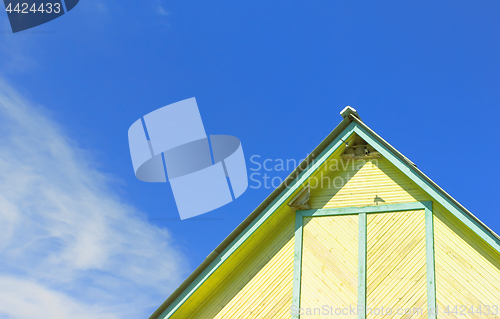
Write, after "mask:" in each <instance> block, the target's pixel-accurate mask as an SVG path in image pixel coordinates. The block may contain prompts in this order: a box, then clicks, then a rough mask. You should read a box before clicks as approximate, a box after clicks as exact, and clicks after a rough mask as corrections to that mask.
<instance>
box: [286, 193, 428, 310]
mask: <svg viewBox="0 0 500 319" xmlns="http://www.w3.org/2000/svg"><path fill="white" fill-rule="evenodd" d="M410 210H423V211H424V213H425V251H426V272H427V308H428V311H427V313H428V318H429V319H436V313H437V308H436V281H435V277H436V274H435V264H434V223H433V212H432V201H426V202H411V203H400V204H387V205H377V206H364V207H340V208H323V209H308V210H297V211H296V212H295V249H294V262H293V292H292V307H293V308H291V309H296V310H297V311H296V312H297V314H294V315H292V319H299V318H300V314H299V309H300V292H301V277H302V244H303V235H304V217H322V216H339V215H359V223H358V225H359V230H358V306H360V305H361V306H362V307H363V309H364V310H363V311H359V312H358V319H365V318H366V258H367V257H366V256H367V251H366V241H367V237H366V231H367V222H366V221H367V217H366V215H367V214H374V213H391V212H402V211H410Z"/></svg>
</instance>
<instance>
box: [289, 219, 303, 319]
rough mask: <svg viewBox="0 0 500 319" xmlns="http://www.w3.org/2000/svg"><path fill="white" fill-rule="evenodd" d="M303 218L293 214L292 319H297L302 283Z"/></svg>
mask: <svg viewBox="0 0 500 319" xmlns="http://www.w3.org/2000/svg"><path fill="white" fill-rule="evenodd" d="M303 224H304V218H303V217H302V215H301V214H300V213H299V212H296V213H295V249H294V253H293V288H292V290H293V291H292V308H290V309H291V312H292V319H299V318H300V314H299V309H300V287H301V283H302V281H301V280H302V241H303V236H304V225H303Z"/></svg>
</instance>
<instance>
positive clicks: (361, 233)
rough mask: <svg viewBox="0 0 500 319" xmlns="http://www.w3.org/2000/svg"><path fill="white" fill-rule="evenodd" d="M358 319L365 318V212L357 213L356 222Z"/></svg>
mask: <svg viewBox="0 0 500 319" xmlns="http://www.w3.org/2000/svg"><path fill="white" fill-rule="evenodd" d="M358 228H359V230H358V305H357V307H356V310H357V313H358V319H365V318H366V258H367V257H366V241H367V239H366V228H367V227H366V213H365V212H363V213H360V214H359V223H358Z"/></svg>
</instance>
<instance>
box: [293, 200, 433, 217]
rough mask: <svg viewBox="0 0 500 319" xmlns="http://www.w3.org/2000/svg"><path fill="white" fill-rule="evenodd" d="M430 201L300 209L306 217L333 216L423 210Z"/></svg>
mask: <svg viewBox="0 0 500 319" xmlns="http://www.w3.org/2000/svg"><path fill="white" fill-rule="evenodd" d="M427 203H429V202H411V203H400V204H387V205H376V206H362V207H339V208H323V209H307V210H300V211H299V212H300V214H301V215H302V216H304V217H320V216H333V215H353V214H359V213H367V214H371V213H390V212H402V211H407V210H421V209H425V208H426V204H427Z"/></svg>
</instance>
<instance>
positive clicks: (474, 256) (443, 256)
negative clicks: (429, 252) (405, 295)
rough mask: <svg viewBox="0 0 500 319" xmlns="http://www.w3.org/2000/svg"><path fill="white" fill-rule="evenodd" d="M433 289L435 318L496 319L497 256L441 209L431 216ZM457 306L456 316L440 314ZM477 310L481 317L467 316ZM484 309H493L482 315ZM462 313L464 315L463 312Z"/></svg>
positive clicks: (499, 285)
mask: <svg viewBox="0 0 500 319" xmlns="http://www.w3.org/2000/svg"><path fill="white" fill-rule="evenodd" d="M434 214H435V217H434V237H435V239H434V245H435V260H436V287H437V303H438V308H439V317H442V318H448V317H450V318H500V255H499V253H498V252H496V251H494V250H493V249H492V248H491V247H490V246H488V245H487V244H486V243H485V242H484V241H483V240H482V239H480V238H479V236H478V235H477V234H475V233H473V232H472V231H471V230H470V229H469V228H467V227H466V226H465V225H463V224H462V223H461V222H460V221H458V220H457V219H456V218H455V217H454V216H451V214H450V213H448V212H447V211H444V210H443V209H437V210H435V212H434ZM447 306H450V308H449V309H450V310H453V308H454V307H455V306H457V307H458V308H457V310H458V311H459V314H453V313H447V314H445V313H444V310H445V309H446V307H447ZM471 306H474V311H477V310H478V309H477V307H478V306H481V308H482V310H483V313H482V314H480V313H475V314H472V313H470V310H471ZM485 306H490V307H492V308H491V311H492V312H493V306H497V307H496V308H497V309H498V312H497V315H494V314H493V313H490V315H486V313H485V312H484V310H485V309H486V308H485ZM464 310H465V311H464Z"/></svg>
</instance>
